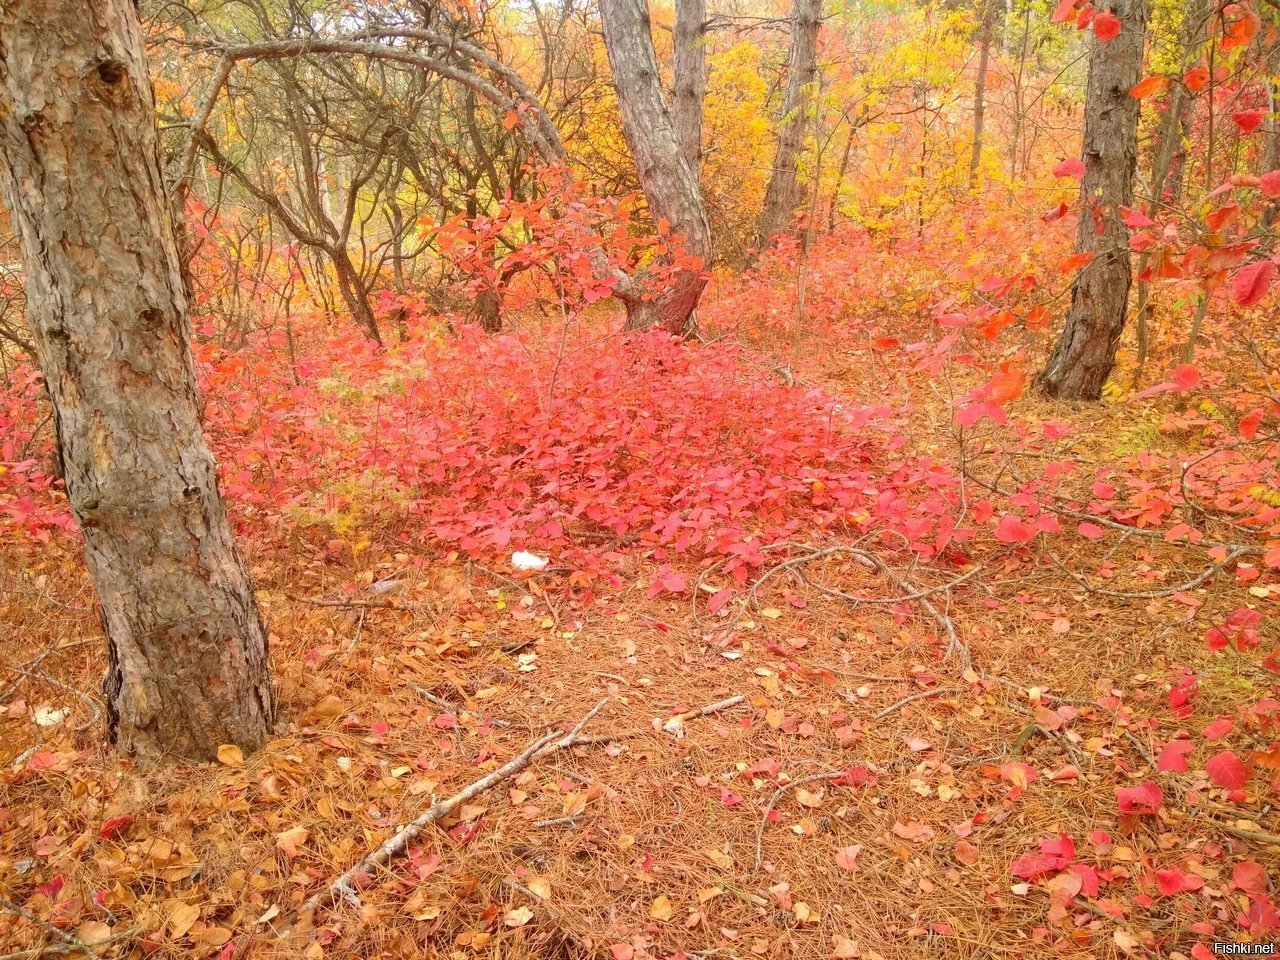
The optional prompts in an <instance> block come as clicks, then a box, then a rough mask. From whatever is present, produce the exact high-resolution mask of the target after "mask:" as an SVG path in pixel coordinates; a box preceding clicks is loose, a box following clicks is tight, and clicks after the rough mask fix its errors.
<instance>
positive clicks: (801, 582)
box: [0, 234, 1280, 960]
mask: <svg viewBox="0 0 1280 960" xmlns="http://www.w3.org/2000/svg"><path fill="white" fill-rule="evenodd" d="M945 240H946V238H945V237H942V238H940V239H939V240H938V241H937V242H938V243H939V244H944V243H945ZM827 243H828V244H829V246H828V247H826V248H824V249H822V250H820V251H818V252H817V253H816V254H815V255H814V256H813V257H812V258H811V259H810V260H808V261H805V260H803V259H798V258H796V257H794V256H787V257H779V258H777V259H776V260H774V261H769V262H766V263H765V264H764V265H763V266H762V267H761V268H760V269H759V270H758V271H756V272H754V273H751V274H748V275H747V276H746V277H745V278H730V277H727V276H726V277H720V278H718V279H717V281H716V283H715V285H714V286H713V288H712V291H711V292H710V293H709V294H708V296H707V298H706V301H705V303H704V306H703V308H702V309H701V310H700V320H701V322H702V336H703V342H702V343H680V342H678V341H676V340H673V339H672V338H670V337H667V336H666V335H661V334H657V333H648V334H633V335H624V334H622V333H620V332H619V331H618V329H617V326H616V318H614V317H613V316H612V314H609V313H607V312H604V311H601V312H600V313H599V314H596V313H594V312H590V311H589V312H588V313H586V314H584V315H582V316H574V317H572V318H569V320H568V322H565V321H564V320H563V319H561V318H557V320H556V321H555V323H554V324H553V325H552V328H551V329H549V328H548V321H546V320H545V319H541V320H535V319H533V314H530V316H529V317H526V318H524V320H523V326H522V325H521V324H516V329H515V330H514V331H513V332H511V333H508V334H504V335H501V336H498V337H486V336H484V335H483V334H481V333H480V332H479V331H478V330H476V329H474V328H466V327H459V326H456V325H454V324H451V323H448V322H445V321H444V320H442V319H441V318H439V317H435V316H432V315H428V314H425V313H424V314H422V315H420V316H417V317H414V318H413V319H412V320H411V321H410V323H409V324H408V329H407V332H406V335H405V337H404V338H403V340H402V342H400V343H396V344H392V345H389V346H388V348H387V349H385V350H377V349H374V348H373V347H372V346H369V347H367V348H361V347H359V346H353V345H352V339H351V337H350V335H349V334H348V333H347V332H346V331H338V330H335V328H334V327H332V326H330V325H327V324H326V323H325V322H323V321H322V320H321V319H320V318H318V317H315V316H301V315H299V316H295V317H292V318H288V320H287V322H286V321H284V320H282V321H281V322H278V323H276V324H274V325H268V326H265V327H264V328H263V329H261V330H259V331H257V332H255V333H252V334H249V335H248V336H247V337H246V338H245V339H244V340H243V342H241V343H238V344H236V343H231V344H228V343H226V342H224V341H222V340H219V339H216V338H214V337H212V336H208V335H206V336H201V337H200V338H199V339H198V342H197V345H196V351H197V360H198V363H199V366H200V370H201V374H202V378H203V385H204V390H205V400H206V419H207V422H208V429H209V434H210V438H211V440H212V443H213V445H214V447H215V450H216V452H217V455H218V457H219V461H220V463H221V465H222V470H223V479H222V489H223V492H224V494H225V495H226V496H227V498H228V501H229V504H230V508H231V510H232V514H233V519H234V521H235V523H236V526H237V533H238V536H239V538H240V542H241V544H242V550H243V552H244V553H245V555H246V560H247V562H248V564H249V566H250V568H251V572H252V574H253V577H254V580H255V583H256V585H257V590H258V592H257V596H258V599H259V602H260V604H261V606H262V609H263V612H264V615H265V617H266V618H267V621H268V625H269V628H270V631H271V657H272V666H273V669H274V672H275V678H276V684H277V688H278V694H279V701H280V709H279V715H280V720H279V723H278V725H277V728H276V736H275V739H273V741H272V742H271V743H270V744H269V745H268V747H267V748H266V749H264V750H263V751H262V752H261V753H259V754H256V755H254V756H252V757H248V758H246V757H244V756H242V755H241V754H240V752H239V751H238V750H237V749H235V748H231V747H228V748H227V749H226V750H224V751H222V752H221V754H220V762H219V763H218V764H205V765H198V764H178V765H176V766H173V767H171V768H168V769H165V770H162V771H155V770H149V769H144V768H140V767H138V766H136V765H134V764H132V763H131V762H129V761H127V760H121V759H119V758H117V757H116V756H115V755H114V754H113V753H112V752H111V750H110V749H109V747H107V746H106V745H104V744H103V743H102V742H101V733H100V731H101V705H100V701H99V696H98V692H97V683H98V677H99V676H100V674H101V670H102V662H101V658H102V643H101V639H100V628H99V626H98V623H97V616H96V613H95V603H94V600H93V594H92V590H91V588H90V586H89V583H88V580H87V577H86V575H85V573H84V571H83V569H82V567H81V565H80V560H79V558H78V555H77V550H78V549H79V548H78V546H77V543H76V541H75V539H74V538H73V537H72V536H69V535H68V534H69V533H71V532H72V529H73V528H72V526H71V524H70V521H69V519H68V518H67V515H66V508H65V503H64V501H63V500H62V498H61V495H60V493H59V491H58V484H57V482H56V481H55V480H54V479H53V474H52V464H51V461H50V459H49V445H50V438H49V431H48V424H47V421H45V420H42V419H41V418H40V417H38V416H34V415H31V411H32V410H38V409H39V402H40V401H39V396H38V388H39V385H38V379H37V378H36V377H35V376H34V375H32V376H30V377H27V378H26V379H25V380H24V379H23V378H22V377H21V376H11V377H10V378H9V381H10V383H11V384H14V385H16V386H15V388H14V389H13V390H12V391H11V392H10V393H9V394H8V395H6V397H5V406H4V408H3V410H2V411H0V417H4V418H7V419H6V426H7V427H8V430H7V433H6V436H7V437H8V438H9V439H8V440H6V443H8V444H10V445H11V447H10V449H6V451H5V455H4V458H3V459H4V460H5V462H6V463H8V464H11V466H9V467H8V468H7V469H6V471H5V473H4V474H2V475H0V516H2V517H3V522H4V524H5V525H6V527H7V528H8V529H9V530H10V531H12V532H15V533H16V532H19V531H21V532H22V533H23V534H24V535H25V536H26V538H27V542H28V544H29V545H28V546H18V545H17V543H18V538H17V537H16V536H15V537H13V538H7V542H8V544H9V545H8V546H7V547H6V548H5V551H4V560H3V568H2V569H0V578H2V579H0V623H2V624H3V629H4V630H5V632H6V633H7V634H9V635H10V636H11V637H13V638H15V639H16V641H17V643H16V644H15V649H16V654H15V655H14V657H13V659H12V662H10V663H8V664H6V665H5V666H4V667H3V668H2V669H0V679H2V680H3V681H4V683H5V686H6V687H7V688H8V689H7V690H6V691H5V695H4V696H0V702H6V703H7V704H8V706H7V707H6V708H5V709H4V712H3V713H2V714H0V730H2V731H3V737H0V742H2V743H3V746H2V747H0V763H2V764H3V766H2V780H0V782H2V783H3V793H2V794H0V797H2V799H0V884H2V885H3V888H4V889H5V890H6V891H7V893H6V905H11V906H12V907H13V909H12V910H10V911H8V912H6V913H0V954H3V952H4V950H5V949H6V948H7V950H8V955H9V956H13V957H17V956H33V955H35V954H31V953H23V952H22V951H30V950H48V951H50V952H59V953H63V954H69V955H75V954H77V953H79V954H80V955H85V956H97V957H134V956H138V957H141V956H151V957H191V956H207V957H216V958H218V960H231V958H233V957H239V958H247V957H295V956H301V957H307V958H320V957H369V958H372V957H401V956H414V955H432V956H434V955H438V956H447V957H455V956H456V957H476V956H482V957H578V956H583V957H585V956H607V957H612V958H614V960H630V958H633V957H634V958H643V957H650V956H652V957H682V956H688V957H714V956H720V957H756V956H759V957H815V958H817V957H823V958H826V957H849V958H852V957H865V958H877V957H879V958H884V960H895V958H910V957H935V956H936V957H942V956H946V957H991V956H1018V957H1049V956H1063V955H1066V956H1091V957H1112V956H1132V957H1145V956H1158V957H1169V958H1177V957H1194V958H1200V957H1207V956H1212V955H1213V954H1212V946H1211V945H1212V943H1213V942H1215V941H1223V940H1237V941H1238V940H1255V941H1259V942H1267V941H1269V940H1271V939H1274V937H1275V935H1276V929H1277V926H1280V912H1278V908H1277V905H1276V899H1275V895H1276V891H1275V887H1274V885H1275V883H1276V879H1275V878H1276V877H1277V876H1278V875H1280V823H1277V820H1276V816H1275V812H1274V810H1273V808H1272V806H1271V802H1272V799H1273V797H1274V790H1273V786H1272V785H1273V784H1274V781H1275V778H1276V775H1277V774H1276V771H1277V769H1280V752H1278V751H1277V750H1276V749H1275V748H1274V737H1275V730H1276V726H1277V724H1280V699H1277V697H1276V680H1277V662H1276V651H1277V646H1276V640H1277V637H1276V635H1275V631H1274V619H1273V618H1274V610H1275V604H1276V603H1277V601H1280V582H1278V578H1277V568H1278V567H1280V556H1277V548H1275V547H1274V545H1273V544H1274V543H1275V540H1276V537H1277V533H1278V531H1280V483H1277V479H1276V477H1275V472H1274V471H1275V463H1276V453H1277V451H1276V436H1275V431H1276V423H1277V420H1276V414H1277V398H1276V394H1275V392H1274V391H1275V388H1276V385H1277V379H1276V377H1275V376H1274V371H1275V370H1276V362H1277V357H1276V356H1275V355H1274V354H1275V350H1276V344H1275V343H1274V341H1273V342H1272V343H1270V344H1266V343H1263V344H1261V345H1259V344H1258V343H1246V342H1244V341H1241V340H1238V339H1235V338H1234V337H1233V334H1232V333H1231V331H1232V330H1233V329H1235V328H1236V327H1235V325H1234V324H1233V323H1231V322H1228V321H1229V320H1230V316H1229V315H1230V314H1231V312H1232V311H1235V310H1236V309H1237V308H1236V307H1234V306H1230V305H1229V304H1228V303H1226V302H1225V301H1224V302H1222V303H1221V304H1218V306H1217V307H1215V310H1214V311H1213V312H1211V313H1210V314H1209V316H1208V317H1207V319H1206V322H1205V326H1204V333H1203V339H1202V341H1201V344H1200V346H1199V348H1198V352H1197V353H1196V356H1195V361H1194V363H1186V362H1182V359H1183V358H1182V354H1181V347H1180V345H1178V344H1176V343H1168V344H1167V349H1160V348H1159V346H1158V347H1157V349H1156V350H1155V351H1154V352H1153V355H1152V356H1151V358H1149V359H1148V360H1147V365H1146V367H1145V368H1144V369H1143V370H1142V371H1141V372H1140V373H1139V372H1138V371H1137V370H1136V369H1135V358H1134V357H1133V355H1132V353H1131V352H1129V351H1127V350H1126V351H1122V354H1121V365H1120V367H1119V368H1118V369H1117V372H1116V374H1115V375H1114V377H1113V383H1114V385H1115V389H1114V390H1113V391H1111V392H1110V394H1109V397H1108V400H1107V402H1104V403H1102V404H1099V405H1093V406H1089V407H1075V406H1071V405H1068V404H1062V403H1051V402H1048V401H1045V400H1043V399H1039V398H1037V397H1035V396H1033V394H1032V393H1031V392H1030V391H1028V390H1027V389H1026V381H1027V377H1028V375H1029V373H1030V372H1031V370H1032V369H1034V367H1033V365H1032V363H1031V361H1030V360H1029V359H1028V358H1029V357H1038V356H1041V355H1043V352H1044V349H1045V347H1046V344H1047V342H1048V341H1047V336H1048V335H1047V333H1046V332H1045V331H1044V327H1045V326H1046V325H1047V324H1048V319H1049V307H1050V305H1051V303H1052V297H1051V294H1046V293H1043V292H1042V289H1043V287H1045V286H1047V283H1045V282H1043V280H1042V279H1040V280H1037V279H1036V278H1035V276H1034V274H1035V271H1034V270H1031V269H1028V268H1027V267H1026V265H1025V263H1024V264H1015V265H1009V269H1008V270H1006V271H1004V273H1003V274H998V273H997V272H994V268H993V265H994V264H996V263H998V262H999V250H998V249H995V248H993V249H990V250H988V251H987V252H986V253H985V254H982V256H984V257H986V260H985V262H983V263H979V264H978V265H976V266H975V265H974V264H973V263H972V262H971V263H970V265H969V266H968V267H967V268H965V269H966V270H967V273H965V272H962V271H961V266H960V265H957V273H955V274H952V275H950V276H941V275H939V270H938V266H937V263H938V257H937V254H936V251H929V252H920V251H918V250H914V251H913V250H912V249H911V247H910V245H892V244H885V243H882V242H877V241H874V240H872V239H870V238H868V237H865V236H863V235H861V234H858V235H849V236H845V237H843V238H839V237H836V238H830V239H829V240H828V241H827ZM797 264H799V265H797ZM806 271H807V275H806V276H804V277H803V278H802V276H801V274H803V273H805V272H806ZM993 278H994V279H993ZM766 290H768V291H772V293H770V294H769V295H767V296H766V295H765V294H764V292H763V291H766ZM801 290H803V291H804V299H803V301H800V299H799V297H798V295H797V292H798V291H801ZM778 291H784V292H781V293H780V292H778ZM801 302H802V303H803V307H800V303H801ZM1215 303H1216V301H1215ZM798 310H800V311H801V314H802V319H801V321H800V325H799V326H797V325H796V317H797V312H798ZM1160 319H1161V315H1160V314H1159V312H1156V313H1155V314H1153V318H1152V329H1153V334H1154V339H1155V342H1156V343H1157V345H1159V344H1162V343H1164V342H1165V341H1167V340H1171V339H1172V334H1166V332H1165V331H1163V330H1162V328H1161V326H1160ZM196 326H197V331H198V332H199V326H200V325H199V322H197V324H196ZM535 328H536V331H535ZM1008 328H1012V329H1008ZM815 330H821V331H822V333H821V335H820V336H818V335H816V334H815V333H813V332H812V331H815ZM535 332H536V334H537V335H534V333H535ZM996 334H1001V336H1000V338H999V341H998V343H997V338H996ZM1162 338H1163V339H1162ZM1139 377H1140V383H1139V384H1138V387H1137V388H1135V387H1133V386H1132V385H1131V384H1132V381H1133V380H1135V379H1139ZM24 424H25V425H27V429H26V431H25V433H24V432H23V431H22V429H21V427H22V425H24ZM517 553H520V554H528V555H529V556H527V557H513V555H515V554H517ZM584 718H585V719H588V721H589V722H587V723H586V724H585V725H584V726H582V727H581V728H580V729H578V728H576V727H575V725H577V724H579V722H580V721H582V720H583V719H584ZM552 731H556V732H559V733H560V734H564V733H565V732H569V731H574V732H575V733H576V735H575V736H574V737H573V738H572V739H562V740H559V741H551V746H552V748H554V747H558V749H550V748H549V749H547V750H546V751H545V752H544V753H542V754H540V755H538V756H537V757H534V758H532V760H531V762H528V763H527V764H526V765H524V766H522V767H520V768H519V769H515V770H512V771H511V772H510V775H509V776H507V777H505V778H503V779H501V780H500V782H497V783H496V784H494V785H493V786H492V789H489V790H487V791H485V792H482V793H477V794H475V795H474V796H468V797H466V799H465V802H462V803H459V804H457V805H455V806H453V807H451V808H449V809H448V810H447V812H445V813H444V814H443V815H442V816H440V817H439V819H437V820H436V821H435V822H434V823H433V824H432V825H429V826H427V827H426V828H425V829H424V830H423V831H422V832H421V833H420V835H418V836H416V837H415V838H414V839H413V840H412V841H411V842H410V843H408V844H407V845H406V849H405V850H404V851H403V852H402V853H400V854H398V855H396V856H394V857H392V858H390V859H389V860H388V861H387V862H386V863H385V864H384V863H378V864H376V865H370V866H369V867H368V869H358V870H356V872H355V874H354V875H353V876H352V877H351V882H350V884H347V885H343V886H342V887H340V888H332V892H331V893H330V892H329V891H330V890H331V888H330V887H329V885H330V884H331V883H332V882H333V881H334V880H335V879H337V878H339V877H340V876H342V875H343V874H344V872H346V871H348V870H349V869H350V868H352V867H353V866H358V865H359V864H361V863H362V862H363V861H364V858H366V857H367V856H368V855H369V854H370V853H371V852H373V851H375V850H376V849H377V848H378V846H379V844H381V843H383V841H385V840H386V839H387V838H388V837H389V836H391V835H392V834H393V833H394V831H395V830H396V828H397V827H398V826H400V825H402V824H405V823H406V822H409V821H412V820H413V819H414V818H415V817H418V816H420V815H422V814H423V812H424V811H426V810H428V808H430V807H431V805H432V804H433V803H434V802H437V801H440V800H444V799H445V798H448V797H451V796H453V795H456V794H457V793H458V791H460V790H462V789H463V788H465V787H466V786H467V785H468V784H471V783H473V782H475V781H477V779H478V778H481V777H483V776H484V775H486V774H488V773H490V772H491V771H492V770H493V769H494V768H495V767H497V766H499V765H500V764H504V763H506V762H507V761H508V760H510V759H511V758H513V757H517V756H519V755H521V753H522V751H524V752H525V753H526V754H527V753H528V751H527V748H529V747H530V745H531V744H534V743H536V742H537V741H538V740H539V738H541V737H543V736H544V735H546V734H548V733H549V732H552ZM526 759H529V758H528V757H527V756H526ZM14 951H17V952H14Z"/></svg>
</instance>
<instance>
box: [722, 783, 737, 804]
mask: <svg viewBox="0 0 1280 960" xmlns="http://www.w3.org/2000/svg"><path fill="white" fill-rule="evenodd" d="M720 802H721V803H723V804H724V805H725V806H726V807H736V806H737V805H738V804H740V803H741V802H742V798H741V797H740V796H738V795H737V794H736V793H734V792H733V791H732V790H730V789H729V788H728V787H721V788H720Z"/></svg>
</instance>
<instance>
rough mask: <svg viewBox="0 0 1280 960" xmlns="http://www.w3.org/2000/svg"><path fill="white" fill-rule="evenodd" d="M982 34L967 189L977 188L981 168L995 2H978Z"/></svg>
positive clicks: (975, 84) (981, 0)
mask: <svg viewBox="0 0 1280 960" xmlns="http://www.w3.org/2000/svg"><path fill="white" fill-rule="evenodd" d="M980 3H981V10H982V34H981V36H980V37H979V40H978V76H977V79H976V80H975V81H974V84H973V149H972V152H971V153H970V156H969V189H970V190H976V189H977V188H978V170H979V169H980V168H981V166H982V133H983V127H984V126H985V124H986V119H987V67H988V65H989V63H990V60H991V39H992V36H993V34H994V33H995V21H996V0H980Z"/></svg>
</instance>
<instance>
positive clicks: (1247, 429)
mask: <svg viewBox="0 0 1280 960" xmlns="http://www.w3.org/2000/svg"><path fill="white" fill-rule="evenodd" d="M1260 423H1262V411H1261V410H1252V411H1250V412H1249V413H1247V414H1245V415H1244V416H1243V417H1241V418H1240V424H1239V427H1240V436H1242V437H1244V438H1245V439H1246V440H1252V439H1254V438H1255V437H1257V435H1258V424H1260Z"/></svg>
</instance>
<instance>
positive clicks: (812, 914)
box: [791, 900, 822, 923]
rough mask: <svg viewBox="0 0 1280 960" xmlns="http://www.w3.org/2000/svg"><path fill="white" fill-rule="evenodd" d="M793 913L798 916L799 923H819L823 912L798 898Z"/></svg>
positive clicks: (792, 909)
mask: <svg viewBox="0 0 1280 960" xmlns="http://www.w3.org/2000/svg"><path fill="white" fill-rule="evenodd" d="M791 913H792V915H793V916H795V918H796V922H797V923H817V922H818V921H819V920H821V919H822V914H820V913H819V912H818V911H817V910H814V909H813V908H812V907H810V906H809V905H808V904H807V903H805V902H804V901H803V900H797V901H796V904H795V906H793V907H792V908H791Z"/></svg>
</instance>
